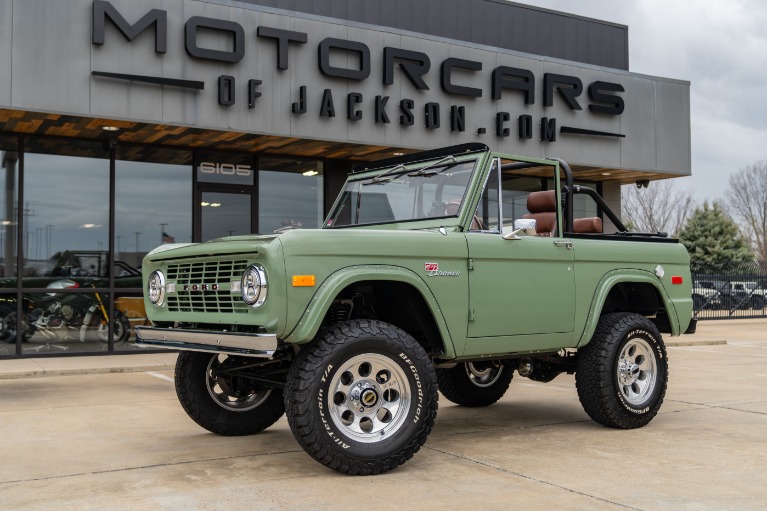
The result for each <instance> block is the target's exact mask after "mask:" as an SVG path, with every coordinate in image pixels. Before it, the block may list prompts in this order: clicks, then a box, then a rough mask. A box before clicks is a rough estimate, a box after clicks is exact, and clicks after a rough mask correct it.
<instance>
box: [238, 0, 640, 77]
mask: <svg viewBox="0 0 767 511" xmlns="http://www.w3.org/2000/svg"><path fill="white" fill-rule="evenodd" d="M240 1H242V2H245V3H251V4H256V5H264V6H268V7H276V8H280V9H286V10H293V11H296V12H302V13H306V14H312V15H318V16H329V17H334V18H338V19H345V20H349V21H355V22H362V23H369V24H372V25H378V26H384V27H391V28H396V29H401V30H409V31H414V32H418V33H422V34H429V35H435V36H440V37H445V38H448V39H456V40H461V41H467V42H470V43H478V44H486V45H489V46H497V47H500V48H507V49H510V50H516V51H522V52H526V53H531V54H535V55H543V56H549V57H556V58H562V59H567V60H572V61H575V62H583V63H588V64H595V65H599V66H605V67H612V68H616V69H628V62H629V54H628V27H626V26H623V25H617V24H614V23H609V22H604V21H599V20H594V19H589V18H582V17H579V16H575V15H572V14H567V13H560V12H557V11H551V10H547V9H541V8H537V7H533V6H527V5H522V4H516V3H509V2H505V1H503V0H240Z"/></svg>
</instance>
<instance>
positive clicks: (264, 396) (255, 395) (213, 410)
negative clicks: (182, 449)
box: [175, 351, 285, 436]
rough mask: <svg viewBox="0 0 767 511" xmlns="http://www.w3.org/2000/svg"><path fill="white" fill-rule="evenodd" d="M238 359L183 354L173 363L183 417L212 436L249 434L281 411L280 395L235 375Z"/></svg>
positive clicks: (200, 354) (269, 422)
mask: <svg viewBox="0 0 767 511" xmlns="http://www.w3.org/2000/svg"><path fill="white" fill-rule="evenodd" d="M238 365H243V364H242V360H241V359H238V358H237V357H229V356H227V355H219V354H210V353H197V352H191V351H184V352H182V353H180V354H179V355H178V359H177V360H176V374H175V383H176V395H177V396H178V400H179V402H180V403H181V406H182V407H183V408H184V411H186V413H187V415H189V417H191V418H192V420H194V421H195V422H196V423H197V424H199V425H200V426H202V427H203V428H205V429H207V430H208V431H210V432H212V433H216V434H218V435H224V436H240V435H252V434H254V433H258V432H260V431H263V430H264V429H266V428H268V427H269V426H271V425H272V424H274V423H275V422H277V420H278V419H279V418H280V417H282V414H283V413H284V412H285V408H284V405H283V398H282V392H280V391H279V390H276V389H271V388H266V387H263V386H262V385H260V384H258V383H256V382H255V381H254V380H253V379H251V378H246V377H241V376H237V375H236V370H237V367H238Z"/></svg>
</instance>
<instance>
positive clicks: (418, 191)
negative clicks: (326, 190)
mask: <svg viewBox="0 0 767 511" xmlns="http://www.w3.org/2000/svg"><path fill="white" fill-rule="evenodd" d="M440 163H441V161H439V160H438V161H436V162H431V163H426V164H425V165H421V166H420V167H411V168H409V169H406V168H405V167H404V166H402V165H400V166H397V167H390V168H388V169H384V170H383V171H382V172H381V173H379V174H378V175H377V176H374V177H370V176H368V177H366V178H364V179H357V180H353V181H349V182H347V183H346V185H345V186H344V189H343V190H342V191H341V199H340V200H339V201H338V203H337V205H336V207H335V209H334V210H333V211H332V212H331V214H330V216H329V218H328V221H327V222H326V223H325V227H342V226H351V225H369V224H380V223H389V222H408V221H414V220H425V219H430V218H447V217H455V216H458V211H459V210H460V209H461V204H462V202H463V199H464V195H465V193H466V187H467V186H468V184H469V180H470V179H471V175H472V172H473V171H474V168H475V165H476V160H473V159H472V160H468V161H463V162H459V163H454V162H450V163H442V164H440Z"/></svg>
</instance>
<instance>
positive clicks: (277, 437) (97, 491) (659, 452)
mask: <svg viewBox="0 0 767 511" xmlns="http://www.w3.org/2000/svg"><path fill="white" fill-rule="evenodd" d="M714 323H715V324H714ZM709 324H710V327H709V326H705V325H702V326H704V328H703V329H702V330H701V332H700V333H699V334H696V336H700V337H701V339H703V338H707V339H709V340H717V339H716V338H720V336H722V335H725V334H726V335H725V337H726V339H727V341H728V343H727V344H726V345H722V344H717V345H699V346H673V345H672V346H670V347H669V350H668V352H669V365H670V379H669V389H668V393H667V394H666V400H665V402H664V405H663V408H662V409H661V413H660V414H659V415H658V416H657V417H656V418H655V420H653V422H651V423H650V424H649V425H648V426H647V427H645V428H641V429H639V430H631V431H619V430H612V429H608V428H604V427H602V426H599V425H597V424H595V423H593V422H592V421H591V420H590V419H589V418H588V417H587V416H586V414H585V413H584V412H583V410H582V409H581V406H580V403H579V402H578V398H577V395H576V392H575V387H574V379H573V377H572V376H567V375H562V376H559V377H558V378H557V379H555V380H554V381H553V382H551V383H548V384H541V383H536V382H533V381H530V380H526V379H523V378H515V379H514V381H513V382H512V385H511V388H510V390H509V392H508V393H507V395H506V396H505V397H504V398H503V399H502V400H501V401H500V402H499V403H497V404H496V405H493V406H491V407H488V408H484V409H468V408H462V407H459V406H455V405H452V404H450V403H449V402H448V401H446V400H445V399H441V400H440V410H439V414H438V417H437V423H436V426H435V429H434V431H433V432H432V435H431V436H430V438H429V440H428V442H427V443H426V445H425V446H424V447H423V448H422V449H421V451H420V452H419V453H417V454H416V455H415V457H414V458H413V459H412V460H410V461H409V462H408V463H406V464H405V465H404V466H402V467H400V468H399V469H397V470H395V471H393V472H391V473H388V474H384V475H382V476H377V477H368V478H358V477H348V476H342V475H340V474H337V473H335V472H333V471H330V470H328V469H326V468H325V467H322V466H321V465H319V464H318V463H316V462H315V461H314V460H312V459H311V458H310V457H309V456H308V455H306V454H305V453H304V452H303V451H302V450H301V449H300V448H299V446H298V444H297V443H296V441H295V440H294V439H293V437H292V435H291V433H290V430H289V428H288V425H287V421H286V420H285V419H284V418H283V419H281V420H280V421H278V422H277V423H276V424H275V425H274V426H273V427H272V428H270V429H268V430H266V431H264V432H263V433H261V434H258V435H254V436H251V437H219V436H216V435H213V434H210V433H207V432H206V431H204V430H202V429H201V428H199V427H198V426H197V425H196V424H195V423H194V422H192V420H191V419H189V418H188V417H187V416H186V414H185V413H184V411H183V410H182V408H181V406H180V405H179V403H178V401H177V399H176V397H175V393H174V390H173V383H172V373H171V371H167V370H151V371H143V372H133V373H126V372H123V373H119V374H77V375H74V374H70V375H68V376H50V377H44V378H15V379H6V380H0V425H2V429H1V431H2V432H3V434H2V435H0V453H2V457H1V458H0V459H2V460H3V462H2V463H0V509H3V510H25V511H26V510H30V511H34V510H45V511H48V510H49V509H77V510H117V511H119V510H131V511H133V510H152V511H154V510H158V509H160V510H179V511H182V510H183V511H196V510H210V509H227V510H229V509H295V510H303V509H307V510H323V509H328V510H331V509H332V510H347V509H348V510H359V509H365V510H378V509H382V510H384V509H398V508H400V509H462V510H463V509H469V508H471V509H475V508H480V509H509V508H514V507H518V506H519V507H524V509H526V510H537V509H541V510H544V509H545V510H551V509H568V510H570V509H576V510H577V509H589V510H591V509H643V510H644V509H663V510H668V509H674V510H680V509H681V510H708V509H711V510H717V511H718V510H721V509H738V510H749V509H754V510H756V509H765V503H764V502H765V500H764V499H765V496H766V495H767V494H766V493H765V488H767V470H766V469H767V397H766V396H765V393H764V388H765V386H766V385H767V370H765V363H766V362H767V333H766V332H765V329H764V328H763V325H765V324H767V323H766V322H764V321H762V322H760V323H747V324H736V323H735V322H725V321H722V322H710V323H709ZM158 356H160V357H165V356H168V355H164V354H163V355H158ZM133 357H134V356H131V357H95V358H104V359H111V358H113V359H120V360H122V359H128V358H130V359H133ZM170 357H171V360H172V358H173V356H172V355H170ZM36 360H37V361H39V362H41V361H42V360H43V359H36ZM45 360H48V359H45ZM61 360H65V359H61ZM70 360H71V359H70ZM6 362H8V361H0V366H2V365H3V364H5V363H6ZM11 362H13V361H11ZM142 363H145V362H142ZM158 363H159V362H158ZM121 364H123V365H124V364H125V363H124V362H121ZM133 367H134V369H139V368H140V366H139V365H138V364H137V365H135V366H133ZM89 369H91V370H93V369H96V368H94V367H90V368H89ZM59 370H61V368H59Z"/></svg>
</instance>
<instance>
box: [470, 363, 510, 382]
mask: <svg viewBox="0 0 767 511" xmlns="http://www.w3.org/2000/svg"><path fill="white" fill-rule="evenodd" d="M464 365H465V367H466V375H467V376H468V377H469V381H470V382H471V383H473V384H474V385H476V386H477V387H489V386H491V385H492V384H493V383H495V382H497V381H498V378H500V377H501V373H503V364H501V363H500V362H496V361H493V362H467V363H466V364H464Z"/></svg>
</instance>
